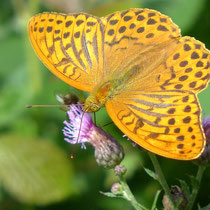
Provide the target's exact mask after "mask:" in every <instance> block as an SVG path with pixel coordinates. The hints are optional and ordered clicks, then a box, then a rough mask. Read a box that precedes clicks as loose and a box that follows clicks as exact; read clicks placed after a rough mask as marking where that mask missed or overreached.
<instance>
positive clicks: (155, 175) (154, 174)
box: [144, 168, 158, 180]
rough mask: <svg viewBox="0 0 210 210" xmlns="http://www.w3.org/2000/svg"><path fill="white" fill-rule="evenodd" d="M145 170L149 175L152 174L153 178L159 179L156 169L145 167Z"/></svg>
mask: <svg viewBox="0 0 210 210" xmlns="http://www.w3.org/2000/svg"><path fill="white" fill-rule="evenodd" d="M144 170H145V172H146V173H147V174H148V175H149V176H151V177H152V178H153V179H155V180H158V176H157V174H156V173H155V172H154V171H152V170H150V169H148V168H144Z"/></svg>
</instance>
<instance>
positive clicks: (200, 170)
mask: <svg viewBox="0 0 210 210" xmlns="http://www.w3.org/2000/svg"><path fill="white" fill-rule="evenodd" d="M205 169H206V166H205V165H200V166H199V167H198V171H197V175H196V180H197V181H198V187H194V188H193V190H192V194H191V196H190V199H189V203H188V205H187V206H186V208H185V210H191V209H192V207H193V205H194V203H195V199H196V197H197V194H198V191H199V188H200V183H201V180H202V177H203V173H204V171H205Z"/></svg>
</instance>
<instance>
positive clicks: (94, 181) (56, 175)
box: [0, 0, 210, 210]
mask: <svg viewBox="0 0 210 210" xmlns="http://www.w3.org/2000/svg"><path fill="white" fill-rule="evenodd" d="M129 8H150V9H156V10H158V11H160V12H162V13H163V14H166V15H168V16H170V17H171V18H172V20H173V21H174V22H175V23H176V24H177V25H178V26H179V27H180V28H181V30H182V35H189V36H193V37H195V38H196V39H198V40H200V41H202V42H204V43H205V44H206V47H207V48H210V39H209V33H210V13H209V11H210V1H209V0H31V1H30V0H28V1H27V0H1V1H0V209H1V210H2V209H3V210H5V209H44V210H45V209H46V210H47V209H91V210H94V209H97V210H112V209H121V210H127V209H132V207H131V206H130V204H129V203H127V202H126V201H124V200H120V199H116V198H108V197H105V196H103V195H101V194H100V193H99V191H109V190H110V187H111V185H112V184H113V183H114V182H116V177H115V176H114V173H113V171H112V170H106V169H103V168H100V167H98V166H97V165H96V163H95V160H94V155H93V152H94V151H93V149H92V148H91V147H89V146H88V147H87V149H86V150H81V148H80V145H76V146H75V145H74V146H73V145H70V144H68V143H67V142H65V141H64V140H63V139H64V137H63V134H62V128H63V121H64V120H65V119H66V114H65V112H63V111H61V110H60V109H58V108H33V109H26V108H25V105H26V104H59V103H58V102H57V101H56V99H55V93H56V92H63V93H68V92H69V90H70V89H69V86H68V85H67V84H64V83H63V82H62V81H60V80H59V79H58V78H56V77H55V76H53V75H52V74H51V73H50V71H48V70H47V69H46V68H45V66H44V65H43V64H42V63H41V62H40V61H39V59H38V58H37V57H36V55H35V52H34V51H33V49H32V47H31V45H30V43H29V39H28V34H27V22H28V20H29V18H30V17H32V16H33V15H35V14H37V13H40V12H43V11H55V12H65V13H71V12H81V11H83V12H86V13H91V14H93V15H97V16H104V15H107V14H109V13H111V12H114V11H117V10H123V9H129ZM199 99H200V103H201V106H202V109H203V113H205V115H210V106H209V102H210V100H209V99H210V87H209V88H207V89H206V90H204V91H203V92H202V93H200V94H199ZM104 115H105V116H106V117H104ZM100 116H103V117H100ZM97 122H98V124H99V125H104V124H105V123H107V122H110V119H109V117H108V116H107V115H106V113H105V111H104V110H102V111H100V112H99V113H97ZM106 130H107V131H108V132H110V133H111V134H112V135H113V136H114V137H116V138H117V139H119V142H120V143H121V144H122V145H123V147H124V150H125V154H126V155H125V159H124V161H123V164H124V165H125V166H126V167H127V168H128V172H127V174H126V177H127V180H128V183H129V185H130V187H131V190H132V191H133V193H134V195H135V196H136V198H137V200H138V201H140V202H141V203H142V204H144V205H145V206H147V207H148V208H149V207H150V206H151V202H152V200H153V196H154V195H155V192H156V191H157V190H158V189H160V186H159V184H158V183H157V182H156V181H154V180H152V179H151V178H150V177H149V176H148V175H147V174H146V173H145V171H144V170H143V167H144V166H145V167H147V168H150V169H153V168H152V165H151V162H150V159H149V158H148V155H147V153H146V151H145V150H138V149H137V148H136V147H133V146H132V144H131V143H130V141H127V140H125V139H123V138H122V135H123V134H122V133H121V132H119V130H118V129H117V128H116V127H115V126H114V124H112V125H111V126H107V127H106ZM72 153H74V155H75V158H74V159H71V158H70V154H72ZM158 159H159V161H160V163H161V166H162V169H163V171H164V174H165V176H166V179H167V181H168V183H169V184H170V185H176V184H178V183H179V182H178V180H179V179H185V180H186V181H187V182H189V175H195V174H196V170H197V166H196V165H194V164H193V163H191V162H183V161H175V160H170V159H166V158H162V157H158ZM209 189H210V170H209V168H207V170H206V171H205V174H204V178H203V180H202V183H201V189H200V191H199V195H198V198H197V202H198V203H199V204H200V205H201V206H205V205H207V204H208V202H209V200H210V191H209ZM162 196H163V193H161V197H160V198H159V201H158V205H159V206H160V209H161V206H162V205H161V199H162ZM195 209H197V208H195Z"/></svg>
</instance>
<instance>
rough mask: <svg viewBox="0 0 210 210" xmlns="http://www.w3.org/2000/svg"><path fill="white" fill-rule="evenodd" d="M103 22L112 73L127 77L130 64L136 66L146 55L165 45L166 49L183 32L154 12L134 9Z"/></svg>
mask: <svg viewBox="0 0 210 210" xmlns="http://www.w3.org/2000/svg"><path fill="white" fill-rule="evenodd" d="M102 21H103V23H104V25H105V27H104V31H105V32H104V33H105V38H104V52H105V61H106V69H107V71H108V72H110V71H111V72H114V71H118V72H119V71H121V72H122V73H123V72H125V71H126V70H128V68H127V65H128V63H129V62H130V63H131V64H133V62H132V60H134V59H136V58H137V59H138V60H141V59H142V57H143V56H144V57H145V55H144V54H145V52H147V51H151V49H152V48H154V47H156V48H157V49H158V46H159V45H163V43H165V44H164V47H165V48H166V47H167V44H168V43H170V42H171V41H174V40H176V39H177V38H179V37H180V30H179V28H178V27H177V26H176V25H175V24H174V23H172V21H171V19H170V18H169V17H167V16H165V15H162V14H160V13H159V12H157V11H154V10H148V9H130V10H126V11H122V12H116V13H114V14H111V15H108V16H106V17H104V18H102ZM162 47H163V46H162ZM137 56H138V57H137ZM147 59H149V57H147ZM124 66H126V67H124Z"/></svg>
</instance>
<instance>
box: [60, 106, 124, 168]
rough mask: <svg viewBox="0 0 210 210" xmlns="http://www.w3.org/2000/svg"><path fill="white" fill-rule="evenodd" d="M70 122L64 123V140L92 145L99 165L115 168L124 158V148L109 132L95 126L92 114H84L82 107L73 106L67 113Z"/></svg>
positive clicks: (83, 145) (83, 146)
mask: <svg viewBox="0 0 210 210" xmlns="http://www.w3.org/2000/svg"><path fill="white" fill-rule="evenodd" d="M67 115H68V118H69V121H64V124H65V127H64V129H63V134H64V136H65V138H64V140H65V141H67V142H69V143H71V144H82V148H86V147H85V143H89V144H91V145H92V146H93V147H94V149H95V158H96V162H97V163H98V165H100V166H103V167H104V168H113V167H114V166H116V165H117V164H119V163H120V162H121V161H122V159H123V157H124V153H123V148H122V147H121V145H120V144H119V143H118V142H117V141H116V140H115V139H114V138H113V137H112V136H111V135H109V134H108V133H107V132H105V131H104V130H102V129H101V128H99V127H97V126H95V125H94V123H93V121H92V115H91V113H84V111H83V110H82V105H81V104H79V103H78V104H77V105H71V106H70V109H69V111H67Z"/></svg>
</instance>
